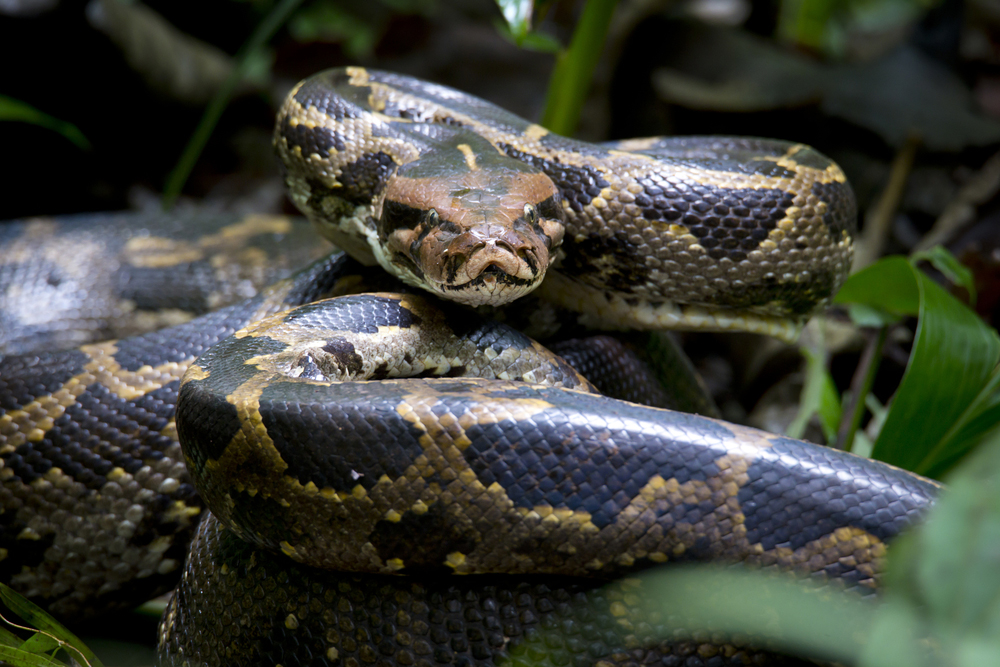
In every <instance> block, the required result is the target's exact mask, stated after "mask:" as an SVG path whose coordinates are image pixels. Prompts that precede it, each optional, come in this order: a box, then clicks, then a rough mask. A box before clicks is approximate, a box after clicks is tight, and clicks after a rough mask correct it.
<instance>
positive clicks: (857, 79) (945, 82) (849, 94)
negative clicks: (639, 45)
mask: <svg viewBox="0 0 1000 667" xmlns="http://www.w3.org/2000/svg"><path fill="white" fill-rule="evenodd" d="M805 4H809V3H805ZM685 27H686V28H687V26H685ZM677 34H678V39H677V43H672V44H671V52H672V53H674V54H675V55H673V56H672V61H671V62H670V63H669V64H668V66H667V67H665V68H662V69H659V70H657V71H656V72H655V73H654V75H653V85H654V88H655V89H656V91H657V93H658V94H659V95H660V97H661V98H662V99H663V100H665V101H667V102H670V103H672V104H678V105H681V106H685V107H689V108H692V109H706V110H713V111H758V110H767V109H774V108H780V107H786V106H797V105H802V104H805V103H810V102H816V101H818V102H819V103H820V106H821V108H822V109H823V111H825V112H826V113H828V114H830V115H833V116H837V117H839V118H844V119H846V120H849V121H851V122H852V123H855V124H857V125H860V126H861V127H864V128H867V129H869V130H871V131H872V132H875V133H877V134H878V135H879V136H881V137H882V138H883V139H884V140H885V141H886V143H888V144H889V145H891V146H893V147H897V148H898V147H902V146H903V145H904V144H905V143H906V142H907V141H908V140H909V139H910V137H911V136H914V135H916V136H917V137H919V139H920V141H921V145H922V146H924V147H926V148H928V149H930V150H933V151H949V152H953V151H959V150H962V149H963V148H965V147H969V146H985V145H989V144H992V143H995V142H997V141H998V140H1000V123H998V122H996V121H994V120H992V119H990V118H988V117H986V116H984V115H982V114H980V113H977V112H976V110H975V109H976V105H975V101H974V99H973V95H972V92H971V91H970V90H969V89H968V87H967V86H966V85H965V84H964V83H963V82H962V81H961V80H960V79H959V78H958V77H957V76H955V75H954V74H952V73H951V72H950V71H949V70H948V69H947V68H946V67H944V66H943V65H941V64H939V63H937V62H936V61H935V60H933V59H932V58H930V57H929V56H926V55H923V54H922V53H921V52H920V51H919V50H918V49H916V48H913V47H900V48H898V49H896V50H894V51H892V52H890V53H888V54H886V55H884V56H882V57H881V58H878V59H876V60H874V61H871V62H866V63H863V64H857V65H840V66H830V65H824V64H822V63H819V62H816V61H813V60H810V59H808V58H806V57H805V56H802V55H799V54H796V53H794V52H791V51H790V50H787V49H782V48H781V47H779V46H777V45H775V44H774V43H772V42H769V41H767V40H764V39H762V38H760V37H755V36H752V35H749V34H747V33H745V32H743V31H739V30H734V29H730V28H722V27H708V26H691V27H690V29H686V30H684V31H680V30H679V31H677Z"/></svg>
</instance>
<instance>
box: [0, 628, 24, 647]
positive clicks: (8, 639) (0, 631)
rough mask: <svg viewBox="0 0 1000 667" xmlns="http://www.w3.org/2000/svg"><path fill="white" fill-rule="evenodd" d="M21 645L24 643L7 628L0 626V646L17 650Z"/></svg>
mask: <svg viewBox="0 0 1000 667" xmlns="http://www.w3.org/2000/svg"><path fill="white" fill-rule="evenodd" d="M23 643H24V640H23V639H21V638H20V637H18V636H17V635H15V634H14V633H13V632H11V631H10V630H8V629H7V628H5V627H3V626H0V645H3V646H12V647H14V648H19V647H20V646H21V644H23Z"/></svg>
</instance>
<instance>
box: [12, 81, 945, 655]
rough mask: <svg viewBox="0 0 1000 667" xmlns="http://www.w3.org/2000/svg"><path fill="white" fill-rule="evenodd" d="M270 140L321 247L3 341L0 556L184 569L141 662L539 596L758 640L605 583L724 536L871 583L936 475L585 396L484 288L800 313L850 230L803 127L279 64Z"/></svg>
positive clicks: (514, 636)
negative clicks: (98, 324) (594, 139)
mask: <svg viewBox="0 0 1000 667" xmlns="http://www.w3.org/2000/svg"><path fill="white" fill-rule="evenodd" d="M275 146H276V150H277V152H278V154H279V157H280V158H281V162H282V166H283V169H284V172H285V178H286V183H287V185H288V188H289V192H290V195H291V197H292V199H293V201H294V202H295V203H296V205H298V206H299V208H300V209H302V210H303V212H304V213H305V214H306V215H307V217H309V218H310V219H311V220H312V222H313V224H314V225H315V226H316V227H317V229H318V230H319V231H320V232H321V233H322V234H323V235H325V236H327V237H329V238H331V240H333V241H334V242H335V243H336V244H337V245H338V246H340V247H341V248H343V249H344V250H345V251H346V253H347V254H339V253H337V254H334V255H331V256H330V257H328V258H326V259H321V260H319V261H317V262H315V263H314V264H312V265H310V266H309V267H307V268H305V269H303V270H301V271H300V272H299V273H297V274H296V275H295V276H293V277H291V278H288V279H286V280H284V281H281V282H279V283H276V284H275V285H274V286H272V287H271V288H269V289H267V290H265V291H263V292H262V293H260V294H259V295H258V296H256V297H253V298H251V299H249V300H246V301H243V302H240V303H237V304H234V305H231V306H228V307H225V308H222V309H219V310H216V311H214V312H212V313H209V314H207V315H203V316H201V317H198V318H196V319H193V320H191V321H189V322H185V323H183V324H180V325H177V326H174V327H171V328H167V329H163V330H160V331H157V332H153V333H148V334H143V335H140V336H135V337H131V338H124V339H121V340H117V341H110V342H104V343H90V344H86V345H83V346H80V347H77V348H74V349H68V350H63V351H50V352H45V353H37V352H36V353H28V354H23V355H8V356H6V357H4V358H2V359H0V455H2V459H3V468H2V469H0V481H2V482H3V486H2V488H0V502H2V507H3V512H2V514H0V529H2V533H0V575H2V576H3V577H4V578H5V580H6V581H10V582H11V583H12V584H13V585H15V586H16V587H18V588H19V589H20V590H22V591H25V592H26V593H27V594H28V595H29V596H31V597H33V598H35V599H36V600H39V601H41V602H43V603H45V604H47V605H48V606H49V607H50V608H51V609H52V610H53V611H55V612H56V613H59V614H62V615H64V616H66V617H73V616H74V615H76V616H80V615H87V614H91V613H95V612H96V611H99V610H101V609H107V608H112V607H115V606H124V605H129V604H133V603H135V602H136V601H138V600H141V599H143V598H144V597H146V596H148V595H152V594H154V593H156V592H158V591H161V590H165V589H166V588H168V587H170V586H172V585H173V584H175V583H176V582H177V579H178V576H180V584H179V585H178V587H177V589H176V592H175V595H174V596H173V598H172V599H171V602H170V605H169V607H168V609H167V612H166V614H165V616H164V619H163V621H162V623H161V628H160V635H161V636H160V642H161V643H160V657H161V661H162V662H163V663H164V664H184V665H201V664H206V665H221V664H227V665H228V664H234V665H239V664H247V665H258V664H281V665H294V664H309V665H314V664H315V665H327V664H329V665H340V664H343V665H350V666H356V665H367V664H372V665H431V664H470V665H471V664H484V665H485V664H495V663H497V662H499V661H501V660H502V659H503V658H504V657H505V656H507V657H509V656H515V657H514V658H513V660H514V664H520V661H521V660H522V658H524V657H525V656H523V655H521V654H519V653H518V646H520V645H521V642H522V641H523V640H524V639H527V638H531V637H534V636H537V635H538V632H539V631H540V630H542V629H547V628H549V629H551V628H559V629H560V630H562V634H561V635H560V636H561V638H557V639H548V640H546V643H545V644H544V645H543V649H544V650H541V652H540V653H539V650H540V649H537V648H534V649H532V651H533V652H529V654H528V655H527V656H526V657H527V658H532V659H535V660H545V661H548V662H547V663H546V664H558V665H563V664H566V665H569V664H573V665H592V664H599V665H610V664H663V665H691V666H694V665H728V664H763V663H764V662H769V661H770V662H772V663H773V662H780V661H781V660H782V658H780V657H777V656H774V655H771V654H766V653H760V652H759V651H756V650H751V649H747V648H739V647H735V646H732V645H730V644H727V643H725V642H724V641H721V642H720V641H719V638H713V637H696V638H694V639H686V640H678V641H674V642H667V643H663V642H661V641H660V640H658V639H657V640H654V639H651V637H653V636H655V632H654V631H655V628H654V627H653V626H652V625H651V621H650V620H649V619H647V618H644V617H641V616H638V615H637V612H636V611H635V610H634V609H633V604H634V602H633V601H634V598H635V595H634V591H633V590H630V589H629V586H630V584H629V581H630V580H629V579H627V578H626V579H623V580H622V581H621V583H620V584H618V586H617V587H612V588H603V587H602V585H603V584H604V583H605V582H607V581H608V580H612V579H615V578H618V577H621V576H627V575H628V574H629V573H632V572H636V571H639V570H641V569H644V568H647V567H650V566H652V565H656V564H659V563H665V562H678V561H690V560H696V561H703V560H711V561H715V560H721V561H725V562H732V561H740V562H745V563H750V564H754V565H759V566H763V567H766V568H778V569H784V570H791V571H796V572H800V573H805V574H811V575H813V576H814V577H819V578H822V579H827V580H831V581H834V582H839V584H840V585H841V586H842V587H846V588H848V589H852V590H857V591H860V592H863V593H870V592H872V591H874V590H875V589H876V587H877V584H878V580H879V572H880V568H881V564H882V558H883V556H884V553H885V543H886V541H887V540H889V539H891V538H892V537H893V536H894V535H896V534H897V533H899V532H900V531H901V530H902V529H904V528H905V527H907V526H909V525H912V524H913V523H914V522H915V521H917V520H918V519H919V518H920V516H922V514H923V512H924V511H926V509H927V507H928V506H929V505H930V504H931V503H932V502H933V498H934V497H935V495H936V493H937V485H935V484H934V483H932V482H930V481H928V480H925V479H922V478H920V477H917V476H915V475H912V474H909V473H907V472H904V471H901V470H897V469H895V468H891V467H889V466H886V465H883V464H880V463H878V462H873V461H868V460H864V459H860V458H857V457H853V456H851V455H848V454H844V453H842V452H837V451H834V450H830V449H827V448H822V447H817V446H815V445H811V444H809V443H805V442H801V441H796V440H791V439H788V438H784V437H780V436H775V435H771V434H767V433H764V432H761V431H756V430H753V429H749V428H746V427H741V426H737V425H734V424H728V423H725V422H720V421H715V420H712V419H708V418H705V417H700V416H695V415H688V414H682V413H676V412H670V411H666V410H662V409H658V408H654V407H647V406H643V405H638V404H634V403H629V402H624V401H621V400H616V399H612V398H607V397H604V396H600V395H597V394H595V393H593V388H592V385H591V384H590V383H589V382H588V380H587V379H585V378H583V377H582V376H580V375H579V373H577V371H576V370H575V369H574V368H573V367H572V366H570V365H569V364H567V363H566V361H564V360H563V359H561V358H560V357H558V356H555V355H553V354H551V353H550V352H548V351H547V350H546V349H545V348H543V347H541V346H540V345H539V344H538V343H536V342H534V340H532V339H531V338H528V337H527V336H526V335H525V334H523V333H521V332H520V331H519V330H518V329H517V328H515V327H512V326H510V325H509V324H504V323H501V322H497V321H496V320H494V319H493V316H494V315H497V314H500V313H501V312H502V311H501V310H500V309H498V308H497V306H498V305H502V304H505V303H509V302H511V301H513V300H515V299H520V301H518V305H517V306H515V307H514V308H513V309H511V308H510V307H508V309H507V312H511V310H513V315H512V316H511V319H510V321H511V322H518V323H519V326H520V325H521V323H523V324H525V325H526V326H527V327H528V328H529V329H530V330H531V331H533V332H535V331H538V332H545V331H550V330H551V329H552V322H553V319H552V318H553V316H551V315H546V314H545V313H546V312H548V311H546V310H545V309H544V308H543V307H541V306H540V305H539V303H540V302H539V300H537V299H535V298H534V297H536V296H541V297H542V298H544V299H545V300H546V301H548V302H554V303H555V304H557V306H559V307H561V308H566V309H570V310H572V311H575V312H576V313H577V314H576V315H574V316H573V317H574V318H576V319H575V322H576V323H577V324H580V325H586V326H593V327H605V328H609V327H610V328H634V327H638V328H668V327H680V328H694V329H710V330H711V329H715V330H745V331H755V332H761V333H769V334H772V335H776V336H779V337H783V338H792V337H794V335H795V334H796V332H797V330H798V328H799V327H800V326H801V324H802V323H803V322H804V320H805V319H806V318H807V317H808V316H809V315H810V314H811V313H812V312H814V311H815V310H816V309H818V308H820V307H822V306H823V305H824V303H826V302H827V301H828V299H829V298H830V297H831V296H832V294H833V293H834V292H835V291H836V289H837V287H839V285H840V283H841V282H842V281H843V279H844V276H845V274H846V270H847V267H848V265H849V263H850V257H851V252H852V238H851V234H852V231H853V215H854V213H853V197H852V195H851V192H850V188H849V186H848V185H847V184H846V181H845V179H844V177H843V174H842V173H841V172H840V170H839V168H838V167H837V166H836V165H835V164H833V163H832V162H830V161H829V160H827V159H826V158H825V157H823V156H822V155H820V154H818V153H816V152H815V151H813V150H812V149H810V148H808V147H806V146H802V145H798V144H790V143H786V142H778V141H770V140H758V139H740V138H725V137H723V138H718V137H708V138H683V139H641V140H629V141H625V142H617V143H615V144H604V145H594V144H585V143H581V142H576V141H573V140H570V139H566V138H563V137H558V136H556V135H553V134H550V133H548V132H547V131H545V130H544V129H542V128H540V127H538V126H535V125H531V124H529V123H527V122H526V121H523V120H521V119H519V118H516V117H514V116H512V115H510V114H508V113H507V112H505V111H503V110H501V109H498V108H497V107H494V106H492V105H489V104H488V103H486V102H483V101H481V100H478V99H476V98H473V97H471V96H469V95H466V94H464V93H461V92H458V91H454V90H451V89H448V88H444V87H441V86H436V85H433V84H429V83H426V82H422V81H418V80H416V79H411V78H408V77H404V76H401V75H395V74H388V73H382V72H374V71H369V70H364V69H361V68H346V69H341V70H331V71H328V72H324V73H321V74H319V75H316V76H314V77H311V78H310V79H307V80H306V81H304V82H302V83H301V84H299V85H298V86H297V87H296V88H295V89H294V90H293V91H292V92H291V93H290V94H289V97H288V98H287V100H286V102H285V105H284V106H283V107H282V110H281V111H280V112H279V116H278V121H277V124H276V128H275ZM347 255H350V256H352V257H348V256H347ZM380 267H381V268H380ZM382 268H384V269H386V270H387V271H388V272H389V273H391V274H392V275H393V276H395V278H392V277H389V276H387V275H386V272H384V271H382ZM543 278H544V281H543ZM398 281H402V284H401V283H400V282H398ZM426 292H430V293H431V294H432V295H435V296H438V297H444V298H445V299H447V301H438V300H437V299H436V298H434V296H428V295H427V294H426ZM531 292H533V294H529V293H531ZM525 295H528V296H525ZM455 302H457V303H455ZM521 304H526V305H524V306H523V307H522V306H521ZM470 306H471V307H477V308H470ZM296 307H298V308H296ZM292 308H294V309H293V310H289V309H292ZM476 310H478V311H479V312H475V311H476ZM615 363H616V362H615V360H614V359H610V360H608V361H607V362H606V363H605V364H604V365H606V366H613V365H614V364H615ZM588 372H589V371H588ZM175 417H176V419H175ZM182 450H183V451H182ZM202 502H204V503H206V504H207V506H208V508H209V509H210V510H211V513H208V512H204V511H203V509H202ZM202 515H204V516H202ZM189 541H191V544H190V545H189ZM189 546H190V553H189V554H187V563H186V565H185V564H184V561H185V554H186V552H187V551H188V549H189ZM331 568H332V569H331ZM345 571H346V572H345ZM182 572H183V574H182ZM347 572H351V573H350V574H348V573H347ZM456 574H459V575H464V576H453V575H456ZM400 575H403V576H400Z"/></svg>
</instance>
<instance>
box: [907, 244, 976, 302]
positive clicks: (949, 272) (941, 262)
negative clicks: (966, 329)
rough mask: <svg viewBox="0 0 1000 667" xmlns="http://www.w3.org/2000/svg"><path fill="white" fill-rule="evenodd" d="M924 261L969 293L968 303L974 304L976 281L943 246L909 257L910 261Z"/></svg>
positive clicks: (970, 272) (969, 271)
mask: <svg viewBox="0 0 1000 667" xmlns="http://www.w3.org/2000/svg"><path fill="white" fill-rule="evenodd" d="M922 259H926V260H927V261H928V262H930V263H931V264H932V265H933V266H934V268H935V269H937V270H938V271H940V272H941V273H942V275H944V277H945V278H947V279H948V280H950V281H951V282H952V283H953V284H955V285H958V286H959V287H964V288H965V291H966V292H968V293H969V303H971V304H975V303H976V281H975V279H974V278H973V276H972V271H971V270H970V269H969V267H967V266H965V265H964V264H962V263H961V262H960V261H958V259H957V258H956V257H955V256H954V255H952V254H951V253H950V252H948V250H947V249H946V248H945V247H944V246H939V245H936V246H934V247H933V248H931V249H930V250H921V251H920V252H915V253H913V254H912V255H910V261H913V262H917V261H920V260H922Z"/></svg>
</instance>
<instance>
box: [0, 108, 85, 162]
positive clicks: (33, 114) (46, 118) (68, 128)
mask: <svg viewBox="0 0 1000 667" xmlns="http://www.w3.org/2000/svg"><path fill="white" fill-rule="evenodd" d="M0 120H14V121H21V122H24V123H31V124H32V125H39V126H41V127H45V128H48V129H50V130H54V131H55V132H58V133H59V134H61V135H63V136H64V137H66V138H67V139H69V140H70V141H72V142H73V143H74V144H76V146H77V148H79V149H81V150H85V151H89V150H90V142H89V141H87V137H85V136H83V132H81V131H80V130H79V129H77V127H76V125H73V124H72V123H68V122H66V121H64V120H59V119H58V118H53V117H52V116H50V115H48V114H46V113H42V112H41V111H39V110H38V109H36V108H35V107H33V106H31V105H29V104H25V103H24V102H21V101H20V100H15V99H14V98H12V97H7V96H5V95H0Z"/></svg>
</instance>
